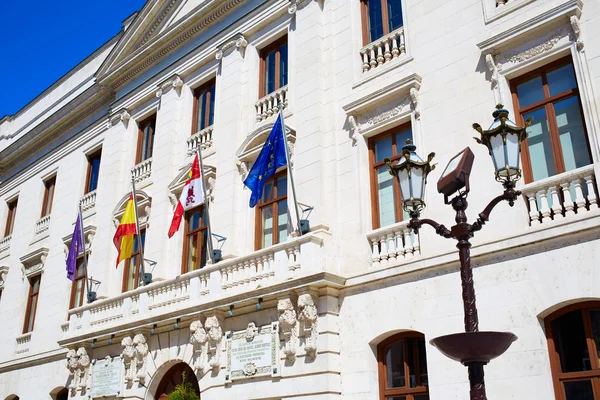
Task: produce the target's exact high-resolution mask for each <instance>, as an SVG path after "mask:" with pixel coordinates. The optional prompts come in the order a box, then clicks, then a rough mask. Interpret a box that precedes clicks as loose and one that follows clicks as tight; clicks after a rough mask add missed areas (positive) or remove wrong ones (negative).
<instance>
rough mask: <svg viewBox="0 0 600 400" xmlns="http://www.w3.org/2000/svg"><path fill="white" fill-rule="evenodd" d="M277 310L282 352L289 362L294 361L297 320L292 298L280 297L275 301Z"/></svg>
mask: <svg viewBox="0 0 600 400" xmlns="http://www.w3.org/2000/svg"><path fill="white" fill-rule="evenodd" d="M277 310H278V311H279V327H280V328H281V334H282V335H283V338H284V340H285V346H284V350H283V353H284V354H285V357H286V358H287V359H288V360H289V361H290V362H294V361H295V360H296V347H297V342H298V320H297V319H296V310H295V309H294V304H293V303H292V299H290V298H285V299H280V300H279V301H278V302H277Z"/></svg>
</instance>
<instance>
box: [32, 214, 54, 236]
mask: <svg viewBox="0 0 600 400" xmlns="http://www.w3.org/2000/svg"><path fill="white" fill-rule="evenodd" d="M48 229H50V215H46V216H45V217H42V218H40V219H38V220H37V221H36V222H35V230H34V232H35V235H36V236H39V235H41V234H43V233H45V232H48Z"/></svg>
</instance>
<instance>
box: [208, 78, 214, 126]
mask: <svg viewBox="0 0 600 400" xmlns="http://www.w3.org/2000/svg"><path fill="white" fill-rule="evenodd" d="M208 110H209V111H208V125H207V126H211V125H212V124H213V123H214V121H215V85H212V86H211V87H210V104H209V109H208Z"/></svg>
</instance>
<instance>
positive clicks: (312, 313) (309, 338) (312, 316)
mask: <svg viewBox="0 0 600 400" xmlns="http://www.w3.org/2000/svg"><path fill="white" fill-rule="evenodd" d="M298 311H299V313H300V315H299V316H298V321H299V322H300V335H301V336H303V337H304V341H305V344H304V350H305V351H306V355H307V356H308V357H310V358H312V359H314V358H315V357H316V356H317V338H318V337H319V331H318V329H317V319H318V317H319V315H318V312H317V306H316V304H315V298H314V297H313V296H312V295H311V294H310V293H304V294H301V295H300V296H298Z"/></svg>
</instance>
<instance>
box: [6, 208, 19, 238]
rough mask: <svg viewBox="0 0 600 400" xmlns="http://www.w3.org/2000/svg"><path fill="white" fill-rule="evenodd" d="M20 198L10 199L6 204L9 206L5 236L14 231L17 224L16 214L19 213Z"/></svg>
mask: <svg viewBox="0 0 600 400" xmlns="http://www.w3.org/2000/svg"><path fill="white" fill-rule="evenodd" d="M18 202H19V199H14V200H11V201H9V202H8V203H7V204H6V205H7V206H8V216H7V217H6V227H5V228H4V237H7V236H10V235H12V233H13V228H14V226H15V216H16V215H17V203H18Z"/></svg>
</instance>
